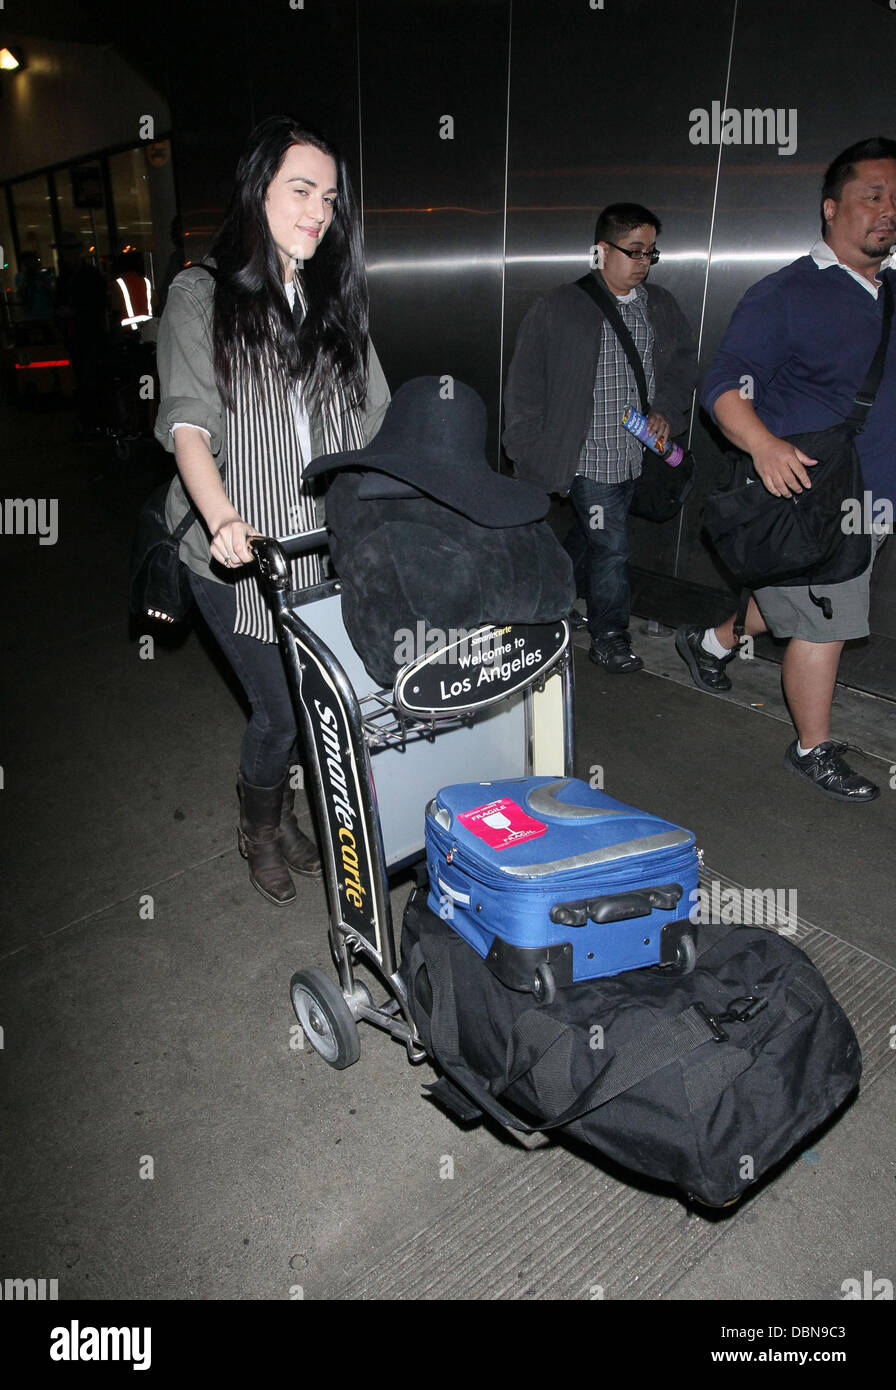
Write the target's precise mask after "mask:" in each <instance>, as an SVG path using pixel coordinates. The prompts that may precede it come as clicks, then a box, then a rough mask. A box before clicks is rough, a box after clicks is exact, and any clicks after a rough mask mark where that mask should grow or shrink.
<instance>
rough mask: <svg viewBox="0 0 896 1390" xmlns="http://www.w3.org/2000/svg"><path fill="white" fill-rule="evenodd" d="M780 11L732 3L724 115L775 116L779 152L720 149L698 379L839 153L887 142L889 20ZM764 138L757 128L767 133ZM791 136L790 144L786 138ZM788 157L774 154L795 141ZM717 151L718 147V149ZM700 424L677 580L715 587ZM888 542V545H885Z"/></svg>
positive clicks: (889, 621) (829, 1) (804, 236)
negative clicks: (881, 139)
mask: <svg viewBox="0 0 896 1390" xmlns="http://www.w3.org/2000/svg"><path fill="white" fill-rule="evenodd" d="M810 8H811V14H809V13H808V12H807V10H806V7H804V6H801V5H800V6H782V5H780V4H778V3H776V0H739V3H738V7H737V17H736V22H735V26H734V42H733V59H732V66H731V82H730V89H729V92H728V96H727V106H728V107H729V108H732V109H735V110H738V111H741V112H743V111H745V110H752V109H754V108H759V109H763V110H764V109H771V110H774V111H775V112H776V113H777V112H780V113H781V118H782V124H781V130H782V132H784V133H785V134H786V135H787V136H788V137H789V138H788V139H785V141H784V143H783V145H779V144H778V142H777V139H776V141H775V143H773V144H766V143H763V144H756V143H753V144H751V145H748V144H744V143H741V144H734V143H732V144H725V145H723V146H722V147H721V151H722V160H721V177H720V181H719V194H718V201H717V207H716V216H715V225H714V234H713V249H712V261H711V265H710V274H709V283H708V291H707V312H706V324H705V333H704V342H703V353H702V360H701V368H702V372H703V373H705V371H706V369H707V368H708V366H709V365H710V363H711V362H712V358H713V355H714V353H715V351H716V349H717V347H718V344H719V342H720V340H721V337H722V334H723V333H724V331H725V328H726V327H727V324H728V321H729V319H730V317H731V313H732V311H733V310H734V308H735V306H736V304H737V303H738V301H739V300H740V298H741V296H742V295H743V294H744V292H745V291H746V290H747V289H748V288H749V286H750V285H752V284H755V283H756V281H757V280H760V279H762V278H763V277H764V276H766V275H769V274H771V273H773V272H774V271H775V270H778V269H779V268H780V267H781V266H784V265H786V264H788V263H789V262H790V261H792V260H795V259H796V258H797V257H798V256H802V255H805V254H806V253H807V252H808V251H809V250H810V248H811V247H812V245H813V243H814V242H815V240H816V239H817V237H818V236H819V235H820V227H821V224H820V214H819V203H820V193H821V182H822V177H823V174H824V170H825V169H826V167H827V165H828V164H829V163H830V161H831V160H832V159H833V158H834V157H835V155H837V154H838V153H839V152H840V150H842V149H844V148H845V147H846V146H847V145H850V144H852V143H853V142H854V141H856V140H860V139H863V138H866V137H868V136H871V135H889V136H890V137H891V138H893V137H894V136H896V128H894V122H893V103H892V93H893V71H894V64H896V14H894V13H893V11H892V10H883V9H881V8H878V7H877V6H875V5H872V4H870V3H868V2H867V0H859V2H858V3H856V4H854V5H852V6H850V7H849V9H848V11H846V10H844V7H843V6H842V5H840V4H838V3H836V0H826V2H825V3H819V4H813V5H812V6H811V7H810ZM688 93H689V99H690V105H691V106H692V107H695V108H696V107H705V108H707V109H708V108H709V107H710V104H711V101H712V100H713V99H717V100H721V101H722V104H723V105H725V104H726V103H725V100H724V92H723V89H722V87H721V85H720V84H718V83H717V82H715V81H713V80H710V78H709V75H707V77H706V78H705V79H704V78H703V77H702V76H698V75H695V76H694V77H692V78H690V79H689V82H688ZM766 133H767V132H765V131H764V132H763V134H766ZM794 136H795V141H794ZM794 143H795V148H793V152H792V153H783V154H779V153H778V149H779V148H784V149H786V148H787V147H788V145H794ZM716 149H718V146H716ZM708 423H709V422H708V421H707V420H706V418H705V417H704V418H703V420H702V421H701V422H700V424H699V427H698V429H697V430H696V431H695V434H694V447H695V449H696V451H697V453H698V455H699V457H700V459H701V461H703V463H704V465H705V467H704V470H703V478H702V480H701V484H700V486H699V488H698V489H697V490H696V491H695V494H694V496H693V498H692V499H691V500H690V502H689V503H688V506H687V509H686V517H685V525H684V528H683V536H682V551H681V557H680V564H679V568H678V571H677V572H678V573H679V574H680V575H681V576H682V577H685V578H687V579H690V580H695V581H698V582H702V583H705V584H710V585H713V586H714V587H716V588H718V587H720V586H721V585H722V583H723V581H722V579H721V577H720V573H719V571H718V569H717V567H716V565H715V563H714V561H713V559H712V557H711V554H710V553H709V552H708V550H707V549H706V547H705V545H704V543H703V542H702V541H701V539H700V536H699V510H700V506H701V504H702V500H703V496H704V495H705V493H706V492H707V491H708V490H709V489H710V487H711V486H712V484H713V479H712V474H713V471H714V469H715V467H716V466H717V465H718V463H719V462H720V453H719V449H718V446H717V442H716V440H715V439H714V438H713V437H712V436H711V434H710V433H709V432H708V431H707V428H706V426H707V425H708ZM891 544H892V542H891ZM894 579H896V576H894V575H892V574H891V573H888V574H887V576H886V578H885V577H884V573H883V570H882V571H881V575H880V580H881V581H883V582H884V583H885V585H886V588H887V590H888V594H884V593H881V592H878V595H877V599H876V602H875V611H876V613H877V617H876V618H875V622H876V623H877V624H878V625H879V630H883V631H886V632H888V633H889V634H890V635H893V636H896V626H894V622H893V613H894V599H896V585H894Z"/></svg>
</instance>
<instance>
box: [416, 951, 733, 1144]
mask: <svg viewBox="0 0 896 1390" xmlns="http://www.w3.org/2000/svg"><path fill="white" fill-rule="evenodd" d="M423 942H425V948H424V947H423V945H422V944H421V945H420V950H419V954H418V950H417V948H416V947H415V949H414V951H413V952H412V955H411V971H410V973H411V981H410V991H409V993H410V997H411V999H412V1000H413V1001H414V1007H415V1013H416V1004H417V995H416V993H415V990H416V979H417V976H418V974H419V971H420V969H421V968H422V966H423V964H424V963H425V965H426V970H427V974H428V976H429V983H430V986H431V989H432V1012H431V1016H430V1018H429V1020H428V1023H429V1027H428V1030H426V1029H425V1028H424V1029H423V1030H420V1031H421V1036H424V1032H425V1031H428V1039H426V1038H425V1043H426V1045H427V1046H428V1048H429V1050H430V1051H431V1052H432V1055H433V1056H434V1057H435V1059H436V1061H437V1062H438V1063H439V1065H440V1066H441V1067H442V1068H443V1070H444V1071H445V1072H447V1074H448V1076H449V1077H450V1079H451V1080H452V1081H453V1082H455V1083H456V1084H457V1085H458V1086H460V1087H462V1088H463V1090H465V1091H466V1093H467V1095H469V1096H471V1097H472V1098H473V1100H475V1102H476V1104H477V1105H478V1106H479V1107H480V1108H481V1109H482V1110H483V1111H484V1112H485V1113H486V1114H488V1115H491V1116H492V1118H493V1119H496V1120H497V1121H498V1122H499V1123H500V1124H502V1125H505V1126H506V1127H507V1128H508V1129H515V1130H520V1131H522V1132H523V1133H525V1134H535V1133H537V1132H539V1131H541V1130H547V1129H556V1128H558V1127H559V1126H561V1125H566V1124H570V1123H571V1122H572V1121H573V1120H576V1119H579V1118H580V1117H581V1116H582V1115H585V1114H587V1113H588V1111H590V1110H596V1109H597V1107H598V1106H599V1105H606V1103H607V1101H610V1100H613V1098H614V1097H615V1096H618V1095H621V1094H622V1092H623V1091H627V1090H629V1089H631V1087H632V1086H637V1085H638V1084H639V1082H641V1081H644V1080H646V1079H647V1077H648V1076H651V1075H652V1074H653V1073H654V1072H657V1071H660V1070H661V1069H662V1068H663V1067H667V1066H669V1065H670V1064H671V1063H672V1062H675V1061H677V1060H678V1059H679V1058H681V1057H684V1056H686V1055H687V1054H688V1053H689V1052H692V1051H693V1050H694V1049H695V1048H697V1047H701V1046H702V1045H703V1043H705V1042H709V1041H711V1040H712V1039H718V1036H719V1033H718V1027H717V1026H714V1025H713V1023H712V1022H711V1021H710V1020H709V1018H708V1016H707V1015H706V1014H705V1013H704V1012H701V1011H700V1009H699V1008H698V1007H697V1006H696V1005H694V1006H692V1007H691V1008H689V1009H686V1010H685V1011H684V1012H683V1013H681V1014H678V1015H677V1016H675V1017H673V1018H664V1019H660V1020H659V1022H658V1023H656V1024H655V1025H654V1026H653V1028H650V1029H648V1031H647V1032H646V1033H643V1034H641V1036H640V1037H637V1038H632V1039H630V1040H629V1041H628V1042H627V1043H624V1044H623V1045H622V1046H621V1047H619V1048H617V1050H616V1051H615V1053H614V1054H613V1056H612V1057H611V1058H610V1060H609V1062H608V1064H607V1066H606V1067H605V1069H604V1071H603V1072H602V1073H601V1075H600V1076H598V1077H596V1078H595V1080H594V1081H592V1082H591V1083H590V1084H589V1085H588V1086H587V1087H586V1088H585V1090H584V1091H583V1092H582V1093H581V1095H579V1096H577V1097H576V1099H575V1100H574V1101H573V1102H572V1104H571V1105H568V1106H567V1107H566V1109H565V1110H563V1111H562V1112H561V1113H560V1114H559V1115H548V1116H546V1118H545V1119H544V1120H542V1122H541V1123H540V1124H536V1125H530V1124H527V1123H526V1121H525V1120H521V1119H520V1118H519V1117H518V1116H517V1115H515V1114H513V1113H512V1111H510V1110H508V1109H507V1108H506V1107H505V1106H503V1105H501V1104H500V1102H499V1101H498V1100H497V1099H496V1097H497V1096H499V1095H502V1094H503V1092H504V1091H505V1090H506V1089H507V1088H508V1087H509V1086H511V1085H513V1083H514V1081H518V1080H519V1079H520V1077H522V1076H524V1075H525V1074H526V1073H527V1072H529V1071H531V1070H532V1069H533V1068H534V1067H535V1066H537V1065H538V1063H539V1062H541V1061H542V1060H543V1059H544V1058H545V1057H546V1056H547V1054H548V1053H549V1052H550V1051H551V1049H552V1048H554V1047H555V1046H556V1044H557V1043H558V1042H559V1041H560V1039H561V1038H562V1037H564V1036H566V1035H569V1036H570V1038H572V1037H574V1030H572V1029H571V1028H569V1026H568V1025H563V1024H560V1023H557V1022H556V1020H554V1019H551V1018H550V1016H549V1015H547V1014H544V1013H543V1012H542V1011H541V1010H539V1009H528V1010H527V1011H526V1012H525V1013H524V1014H521V1015H520V1017H519V1018H518V1019H517V1021H516V1023H515V1025H514V1028H513V1032H512V1034H511V1046H510V1047H509V1049H508V1055H510V1054H511V1050H512V1049H515V1060H514V1062H513V1063H512V1065H511V1066H510V1067H509V1068H508V1070H507V1071H506V1073H505V1077H506V1079H505V1080H504V1081H502V1082H501V1084H500V1086H499V1087H498V1088H496V1090H495V1091H494V1092H492V1091H490V1090H489V1089H488V1087H487V1086H486V1085H485V1083H484V1082H483V1081H482V1080H481V1079H480V1078H479V1077H478V1076H477V1075H476V1074H475V1072H474V1071H473V1070H472V1069H471V1068H470V1066H469V1065H468V1064H467V1062H466V1061H465V1060H464V1058H463V1057H462V1056H461V1054H460V1042H459V1037H458V1020H457V1007H456V1005H455V1002H454V1001H455V994H454V980H453V975H452V970H451V953H450V947H449V943H448V939H447V937H446V936H445V934H444V933H443V932H442V931H434V930H432V929H430V928H428V927H427V926H426V924H423V925H421V929H420V943H423ZM415 967H416V968H415ZM417 1026H418V1029H420V1023H419V1021H418V1024H417Z"/></svg>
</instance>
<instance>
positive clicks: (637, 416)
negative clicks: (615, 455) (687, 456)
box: [622, 405, 684, 468]
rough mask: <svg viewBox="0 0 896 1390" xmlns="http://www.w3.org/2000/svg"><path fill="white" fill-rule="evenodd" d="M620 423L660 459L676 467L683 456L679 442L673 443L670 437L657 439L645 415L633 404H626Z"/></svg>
mask: <svg viewBox="0 0 896 1390" xmlns="http://www.w3.org/2000/svg"><path fill="white" fill-rule="evenodd" d="M622 423H623V425H624V426H625V428H626V429H627V430H628V432H629V434H633V435H634V436H635V438H636V439H640V441H641V443H642V444H646V445H647V447H648V449H652V450H653V452H654V453H655V454H659V456H660V458H661V459H665V460H666V462H667V463H668V465H669V467H670V468H677V467H678V465H679V464H680V463H681V460H682V459H683V458H684V450H683V449H682V447H681V445H680V444H673V442H672V440H671V439H659V438H657V436H656V435H655V434H654V433H653V431H652V430H651V428H650V426H649V425H648V423H647V416H646V415H642V414H641V412H640V410H635V408H634V406H630V405H629V406H626V408H625V410H624V411H623V414H622Z"/></svg>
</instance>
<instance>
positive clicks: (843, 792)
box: [784, 739, 880, 801]
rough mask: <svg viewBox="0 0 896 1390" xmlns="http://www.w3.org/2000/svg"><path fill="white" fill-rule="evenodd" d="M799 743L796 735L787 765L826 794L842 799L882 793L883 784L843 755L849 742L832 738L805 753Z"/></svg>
mask: <svg viewBox="0 0 896 1390" xmlns="http://www.w3.org/2000/svg"><path fill="white" fill-rule="evenodd" d="M796 745H797V740H796V739H794V740H793V743H791V745H790V747H789V748H788V750H787V752H786V753H785V755H784V766H785V767H786V768H787V770H788V771H789V772H798V773H799V774H800V776H801V777H805V778H807V779H808V780H809V781H810V782H813V783H814V784H815V786H816V787H817V788H818V790H819V791H820V792H824V794H825V796H833V797H836V798H837V800H838V801H875V800H876V799H877V797H879V796H880V787H878V786H875V784H874V783H873V782H869V781H868V778H867V777H862V776H860V775H859V773H858V772H853V770H852V768H851V767H850V766H849V764H848V763H846V762H844V761H843V759H842V758H841V756H840V754H841V753H845V752H846V749H847V744H845V743H832V742H831V741H830V740H828V742H827V743H819V745H818V747H817V748H811V749H810V750H809V752H808V753H804V754H803V755H802V756H800V754H799V753H798V752H797V751H796Z"/></svg>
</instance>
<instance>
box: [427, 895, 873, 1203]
mask: <svg viewBox="0 0 896 1390" xmlns="http://www.w3.org/2000/svg"><path fill="white" fill-rule="evenodd" d="M707 941H709V942H710V944H709V945H708V947H707V946H706V943H707ZM701 944H702V945H703V946H704V947H706V949H704V950H702V951H701V953H700V955H699V956H698V960H697V964H696V967H695V969H694V971H693V973H691V974H689V975H670V974H668V973H667V972H665V971H664V970H663V969H662V968H654V969H650V970H637V971H629V972H627V973H625V974H622V975H616V976H614V977H612V978H610V979H600V980H589V981H586V982H583V983H581V984H574V985H571V986H570V987H568V988H566V989H559V990H558V991H557V994H556V998H555V999H554V1001H553V1003H552V1004H550V1005H543V1006H533V1002H532V996H531V994H527V993H524V992H522V991H517V990H513V989H508V988H507V986H505V985H503V984H502V983H501V981H500V980H498V979H496V977H495V976H494V975H493V974H492V972H491V971H490V970H489V969H488V966H487V965H486V963H485V962H484V961H483V960H482V959H481V958H480V957H479V955H478V954H477V953H476V951H474V950H473V948H472V947H471V946H469V945H467V943H466V942H465V941H464V940H463V939H462V938H461V937H460V936H458V935H457V933H456V932H454V931H453V930H452V929H451V927H450V925H449V924H448V923H447V922H445V921H442V920H441V919H440V918H439V917H437V916H436V914H435V913H434V912H432V911H431V910H430V909H429V908H428V907H427V906H426V894H425V891H423V890H420V889H418V890H417V891H416V892H415V893H414V894H413V895H412V897H411V899H410V901H409V903H408V906H407V908H406V910H405V916H404V924H403V930H402V960H403V966H402V970H403V972H404V974H405V978H406V981H407V986H408V996H409V1001H410V1007H411V1011H412V1013H413V1016H414V1020H415V1023H416V1026H417V1030H418V1032H419V1034H420V1037H421V1039H422V1041H423V1045H424V1047H425V1048H426V1050H427V1052H428V1053H429V1055H430V1057H431V1058H432V1059H433V1060H434V1062H435V1063H436V1064H437V1066H438V1067H439V1069H440V1070H441V1072H442V1076H441V1077H440V1078H439V1080H438V1081H437V1082H436V1083H435V1084H434V1085H433V1086H431V1087H429V1088H428V1089H429V1090H430V1091H431V1093H432V1097H433V1099H434V1100H437V1101H439V1102H440V1103H441V1104H442V1105H443V1106H445V1108H446V1109H448V1110H450V1111H451V1112H452V1113H453V1114H454V1115H455V1116H456V1117H457V1118H459V1119H461V1120H464V1121H471V1120H475V1119H477V1118H480V1117H481V1115H482V1114H483V1113H484V1114H487V1115H490V1116H492V1118H494V1119H496V1120H498V1121H499V1122H500V1123H501V1124H503V1125H505V1126H507V1127H508V1128H510V1129H513V1130H518V1131H522V1132H524V1133H534V1132H538V1131H543V1130H551V1129H560V1130H563V1131H565V1132H567V1133H569V1134H570V1135H571V1136H573V1137H574V1138H576V1139H579V1140H582V1141H584V1142H585V1143H586V1144H589V1145H591V1146H592V1147H593V1148H594V1149H596V1150H597V1151H598V1152H599V1153H600V1154H603V1155H605V1156H606V1157H607V1158H609V1159H612V1160H613V1161H615V1162H617V1163H619V1164H621V1165H623V1166H624V1167H627V1168H629V1169H632V1170H634V1171H635V1172H637V1173H640V1174H642V1175H644V1176H646V1177H649V1178H651V1179H654V1180H659V1181H662V1182H668V1183H673V1184H674V1185H675V1186H676V1187H677V1188H679V1189H680V1190H681V1191H682V1192H684V1193H685V1194H687V1196H688V1197H689V1198H692V1199H695V1200H697V1201H700V1202H702V1203H704V1204H706V1205H708V1206H724V1205H726V1204H728V1203H729V1202H732V1201H734V1200H735V1199H737V1198H738V1197H740V1196H741V1194H742V1193H743V1192H744V1191H745V1190H746V1189H747V1188H748V1187H750V1185H751V1184H752V1183H753V1182H755V1181H756V1180H757V1179H758V1178H760V1177H761V1176H762V1175H763V1174H764V1173H766V1172H767V1171H768V1170H769V1169H770V1168H772V1167H773V1166H774V1165H775V1164H776V1163H778V1162H780V1161H781V1160H782V1159H784V1158H785V1157H786V1156H787V1155H788V1154H789V1153H790V1152H791V1151H792V1150H793V1149H794V1148H795V1146H796V1145H798V1144H800V1143H801V1142H803V1141H804V1140H805V1139H806V1138H807V1137H808V1135H809V1134H811V1133H812V1131H813V1130H814V1129H816V1128H817V1127H818V1126H819V1125H821V1124H822V1123H823V1122H824V1121H825V1120H827V1119H828V1118H829V1116H831V1115H832V1114H833V1112H834V1111H835V1110H836V1109H837V1108H838V1107H839V1106H840V1105H841V1104H842V1103H843V1101H845V1100H846V1099H847V1097H849V1096H850V1095H851V1093H852V1092H854V1091H855V1090H856V1088H857V1086H858V1084H859V1078H860V1075H861V1054H860V1051H859V1045H858V1042H857V1040H856V1037H855V1034H854V1032H853V1030H852V1027H851V1025H850V1023H849V1020H848V1019H847V1018H846V1015H845V1014H844V1013H843V1010H842V1009H841V1008H840V1006H839V1004H838V1003H837V1002H836V1000H835V999H834V998H833V996H832V995H831V993H830V991H829V989H828V987H827V985H826V984H825V982H824V980H823V979H822V977H821V975H820V974H819V973H818V971H817V970H816V968H815V967H814V965H812V963H811V961H810V960H809V959H808V957H807V956H806V955H805V954H804V953H803V952H802V951H801V950H800V949H799V947H797V946H794V945H793V943H792V942H790V941H788V940H787V939H786V938H784V937H782V936H779V935H778V934H777V933H776V932H774V931H770V930H766V929H763V928H759V927H736V928H733V929H731V928H727V927H703V928H701Z"/></svg>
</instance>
